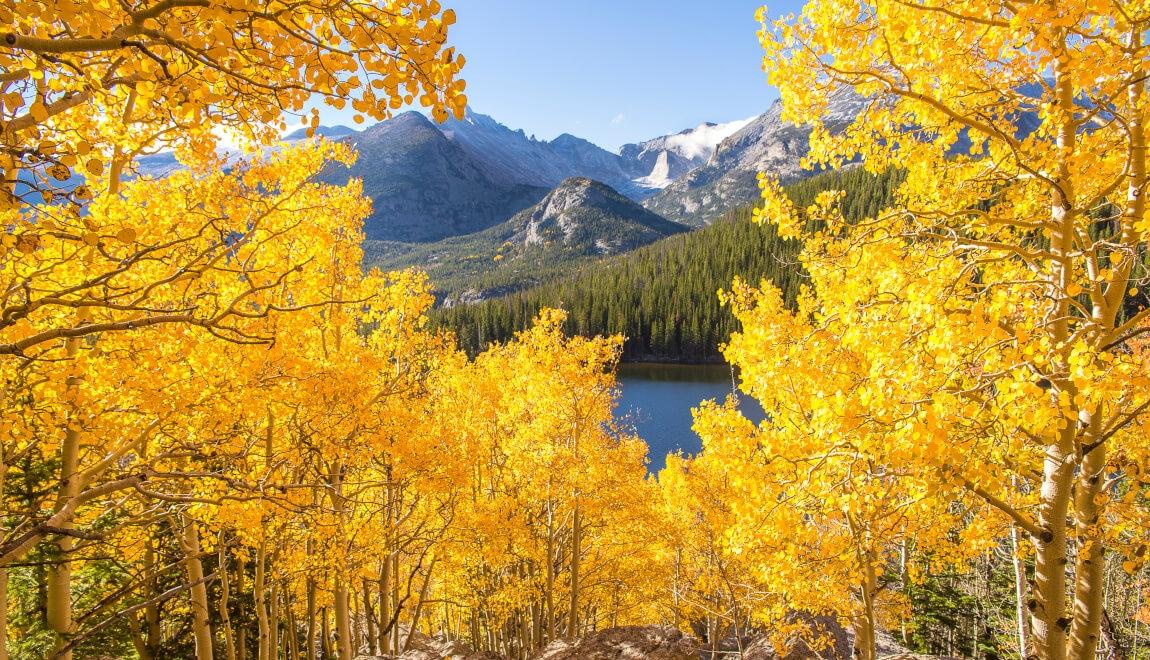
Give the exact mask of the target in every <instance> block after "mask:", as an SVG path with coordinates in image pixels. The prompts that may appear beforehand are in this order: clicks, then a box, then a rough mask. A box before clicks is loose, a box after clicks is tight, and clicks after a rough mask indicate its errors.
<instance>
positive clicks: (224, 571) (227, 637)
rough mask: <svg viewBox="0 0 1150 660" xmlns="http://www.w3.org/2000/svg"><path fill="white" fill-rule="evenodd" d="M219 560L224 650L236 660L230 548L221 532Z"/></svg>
mask: <svg viewBox="0 0 1150 660" xmlns="http://www.w3.org/2000/svg"><path fill="white" fill-rule="evenodd" d="M217 543H218V545H219V546H220V548H219V559H218V560H217V564H218V566H217V567H216V572H218V573H219V575H220V625H221V626H222V627H223V629H224V650H225V652H226V653H227V658H228V660H236V639H235V637H236V634H235V630H233V629H232V615H231V612H229V610H230V609H231V595H232V589H231V578H230V577H229V576H228V546H227V544H225V543H224V535H223V532H220V535H219V541H218V542H217Z"/></svg>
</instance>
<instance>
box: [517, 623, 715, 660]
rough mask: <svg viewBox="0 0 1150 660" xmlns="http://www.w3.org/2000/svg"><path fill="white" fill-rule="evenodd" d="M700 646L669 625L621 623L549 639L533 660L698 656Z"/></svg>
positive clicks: (671, 659)
mask: <svg viewBox="0 0 1150 660" xmlns="http://www.w3.org/2000/svg"><path fill="white" fill-rule="evenodd" d="M700 646H701V644H700V642H699V640H697V639H695V638H694V637H691V636H689V635H684V634H683V633H682V632H681V631H679V630H677V629H676V628H673V627H671V626H624V627H620V628H608V629H606V630H600V631H597V632H594V633H591V634H590V635H588V636H586V637H584V638H582V639H579V640H576V641H574V642H568V641H565V640H558V641H555V642H552V643H551V644H550V645H548V646H547V648H545V649H543V650H542V651H541V652H540V653H538V654H537V655H535V656H534V658H533V660H642V659H644V658H646V659H648V660H698V658H699V648H700Z"/></svg>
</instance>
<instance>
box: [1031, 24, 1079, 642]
mask: <svg viewBox="0 0 1150 660" xmlns="http://www.w3.org/2000/svg"><path fill="white" fill-rule="evenodd" d="M1061 49H1062V50H1063V51H1065V34H1064V35H1062V48H1061ZM1058 55H1059V56H1058V57H1056V58H1055V64H1054V83H1053V86H1054V89H1055V93H1056V94H1057V102H1058V106H1059V110H1060V117H1059V126H1058V130H1057V136H1056V147H1057V149H1058V151H1059V154H1058V165H1057V173H1056V184H1057V186H1056V189H1055V190H1053V191H1052V192H1051V218H1050V224H1051V241H1050V251H1051V252H1052V253H1053V255H1054V256H1053V258H1052V259H1051V262H1050V274H1049V282H1048V285H1047V289H1048V292H1049V297H1050V300H1051V310H1050V311H1051V314H1050V318H1051V319H1052V320H1051V321H1050V324H1049V326H1048V328H1047V332H1048V334H1049V336H1050V339H1051V345H1052V346H1056V347H1067V348H1059V349H1057V350H1059V351H1061V353H1060V354H1059V355H1057V356H1056V357H1055V360H1054V363H1053V364H1052V365H1051V368H1052V369H1053V370H1054V371H1055V373H1052V374H1050V376H1051V378H1050V380H1051V381H1052V382H1053V383H1054V386H1053V387H1052V388H1051V389H1052V392H1051V396H1052V397H1053V404H1052V405H1054V406H1055V407H1059V401H1058V397H1059V395H1060V393H1063V392H1065V393H1067V394H1069V395H1070V398H1071V400H1073V398H1074V395H1075V394H1077V392H1076V391H1075V387H1074V382H1073V381H1072V380H1070V378H1069V377H1068V372H1069V360H1068V359H1067V357H1068V356H1067V355H1066V352H1067V351H1069V348H1068V346H1069V337H1070V327H1069V319H1070V301H1069V296H1068V293H1067V292H1068V291H1070V290H1071V284H1072V283H1073V277H1074V266H1073V263H1072V260H1071V256H1070V255H1071V252H1072V251H1073V249H1074V230H1075V227H1074V209H1073V204H1074V188H1073V180H1072V178H1071V174H1070V159H1071V157H1072V155H1073V153H1074V149H1075V134H1074V124H1073V121H1072V119H1073V117H1072V108H1073V107H1074V93H1073V87H1072V85H1071V80H1070V72H1068V71H1066V66H1067V63H1068V58H1067V56H1066V53H1065V52H1062V53H1060V54H1058ZM1076 439H1077V429H1076V428H1075V424H1074V423H1073V420H1064V428H1063V429H1061V430H1060V431H1058V432H1057V433H1056V434H1055V435H1054V436H1053V437H1052V438H1050V440H1049V441H1048V443H1047V445H1046V450H1045V453H1046V456H1045V459H1044V461H1043V470H1042V472H1043V476H1042V487H1041V491H1040V493H1039V507H1038V527H1039V528H1040V529H1041V530H1042V532H1041V537H1040V538H1036V539H1034V544H1035V568H1034V581H1035V590H1034V595H1035V608H1034V611H1033V613H1032V615H1031V626H1030V627H1031V633H1032V637H1033V640H1034V646H1035V651H1036V652H1037V653H1038V655H1039V658H1040V659H1041V660H1063V659H1064V658H1065V657H1066V633H1067V631H1068V629H1069V627H1070V620H1069V619H1068V618H1066V560H1067V554H1066V515H1067V512H1068V510H1069V506H1070V500H1071V496H1072V492H1071V491H1072V488H1073V482H1074V459H1075V449H1076V445H1075V441H1076Z"/></svg>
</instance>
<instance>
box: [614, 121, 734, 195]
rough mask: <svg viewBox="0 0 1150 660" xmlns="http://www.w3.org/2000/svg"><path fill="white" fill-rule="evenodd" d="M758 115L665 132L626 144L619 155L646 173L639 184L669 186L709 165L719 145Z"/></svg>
mask: <svg viewBox="0 0 1150 660" xmlns="http://www.w3.org/2000/svg"><path fill="white" fill-rule="evenodd" d="M752 121H754V118H751V119H745V120H742V121H732V122H727V123H725V124H713V123H710V122H707V123H705V124H700V125H699V126H696V127H695V128H688V129H687V130H685V131H682V132H680V133H676V134H674V135H664V136H662V137H657V138H654V139H652V140H647V141H645V142H639V143H637V144H625V145H623V147H622V148H621V149H620V150H619V155H620V156H621V157H622V158H623V160H625V161H629V162H631V163H634V165H633V166H632V167H633V168H635V169H638V170H639V171H641V172H644V173H645V174H644V175H643V176H642V177H640V178H639V179H637V183H639V184H641V185H644V186H648V187H651V188H666V187H667V185H668V184H670V183H671V182H672V181H674V180H675V179H677V178H679V177H680V176H682V175H684V174H686V173H687V172H690V171H691V170H693V169H695V168H696V167H699V166H701V165H705V164H706V163H707V161H709V160H710V159H711V156H712V155H713V154H714V153H715V148H716V147H718V146H719V143H721V142H722V141H723V140H724V139H726V138H727V137H729V136H730V135H731V134H733V133H736V132H738V131H739V130H740V129H742V128H743V127H744V126H746V125H747V124H749V123H751V122H752Z"/></svg>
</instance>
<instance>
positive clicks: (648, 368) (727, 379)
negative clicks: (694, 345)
mask: <svg viewBox="0 0 1150 660" xmlns="http://www.w3.org/2000/svg"><path fill="white" fill-rule="evenodd" d="M619 387H620V390H621V394H620V399H619V407H618V408H616V410H615V415H616V417H617V418H618V419H620V420H621V421H623V422H624V423H625V424H628V425H630V426H633V427H634V428H635V430H636V431H637V432H638V434H639V436H640V437H641V438H643V440H645V441H647V445H648V446H649V447H650V456H651V465H650V470H651V472H658V471H659V470H661V469H663V466H664V465H665V464H666V456H667V454H668V453H669V452H673V451H675V450H676V449H680V450H682V451H683V452H684V453H687V454H694V453H698V451H699V449H700V448H701V443H700V440H699V436H697V435H695V433H694V432H693V431H692V430H691V408H694V407H695V406H698V405H699V403H700V402H702V401H705V400H707V399H715V400H717V401H722V400H723V399H725V398H726V397H727V395H728V394H730V393H731V368H730V367H729V366H727V365H725V364H657V363H646V362H640V363H624V364H621V365H619ZM739 406H740V408H742V410H743V414H744V415H747V416H748V417H749V418H750V419H752V420H754V421H756V422H757V421H759V420H761V419H762V418H763V411H762V408H760V407H759V406H758V404H757V403H755V402H754V401H752V400H750V399H749V398H748V397H747V396H745V395H742V396H740V404H739Z"/></svg>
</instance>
